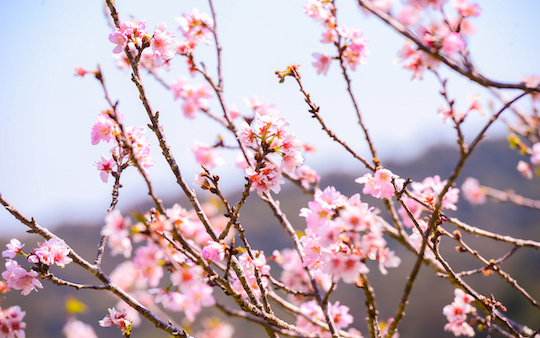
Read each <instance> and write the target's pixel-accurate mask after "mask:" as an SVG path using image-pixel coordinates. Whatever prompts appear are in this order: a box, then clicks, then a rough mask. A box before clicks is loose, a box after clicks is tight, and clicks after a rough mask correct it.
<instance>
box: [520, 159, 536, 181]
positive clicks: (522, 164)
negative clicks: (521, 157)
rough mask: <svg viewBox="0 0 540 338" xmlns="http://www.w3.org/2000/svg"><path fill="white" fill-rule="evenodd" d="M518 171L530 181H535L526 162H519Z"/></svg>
mask: <svg viewBox="0 0 540 338" xmlns="http://www.w3.org/2000/svg"><path fill="white" fill-rule="evenodd" d="M517 170H518V171H519V173H520V174H521V175H522V176H523V177H525V178H527V179H529V180H532V179H533V171H532V168H531V166H530V164H529V163H527V162H525V161H519V162H518V165H517Z"/></svg>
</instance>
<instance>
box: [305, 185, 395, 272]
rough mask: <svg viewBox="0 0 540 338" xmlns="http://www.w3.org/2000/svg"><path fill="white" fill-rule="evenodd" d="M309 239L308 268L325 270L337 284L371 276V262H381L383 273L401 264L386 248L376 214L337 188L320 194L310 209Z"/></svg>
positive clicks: (306, 256)
mask: <svg viewBox="0 0 540 338" xmlns="http://www.w3.org/2000/svg"><path fill="white" fill-rule="evenodd" d="M300 216H302V217H305V218H306V223H307V228H306V231H305V233H306V235H305V236H303V237H302V238H301V239H300V242H301V243H302V244H303V251H304V262H303V265H304V267H309V268H310V269H312V270H319V269H320V270H322V271H324V272H325V273H326V274H329V275H331V276H332V279H333V281H334V282H338V281H339V280H343V281H344V282H345V283H355V282H356V281H357V280H358V278H359V276H360V274H365V273H368V272H369V268H368V267H367V265H366V264H365V262H366V261H367V260H376V261H378V262H379V269H380V271H381V273H383V274H387V270H386V268H390V267H397V266H398V265H399V264H400V262H401V260H400V258H399V257H397V256H396V255H395V254H394V252H393V251H391V250H390V249H388V248H387V247H386V241H385V240H384V238H383V228H382V225H381V223H380V220H379V219H378V217H377V216H376V211H375V210H373V209H372V208H370V207H369V206H368V205H367V203H362V202H361V201H360V195H358V194H356V195H353V196H352V197H351V198H347V197H346V196H344V195H342V194H341V193H340V192H339V191H337V190H336V189H335V188H334V187H328V188H326V189H325V190H324V191H320V190H319V191H317V192H316V193H315V195H314V200H313V201H311V202H309V203H308V208H303V209H301V211H300Z"/></svg>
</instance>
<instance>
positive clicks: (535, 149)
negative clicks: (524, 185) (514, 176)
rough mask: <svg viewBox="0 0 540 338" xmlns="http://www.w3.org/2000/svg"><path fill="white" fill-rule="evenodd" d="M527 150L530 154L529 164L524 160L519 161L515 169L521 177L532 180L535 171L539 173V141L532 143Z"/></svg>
mask: <svg viewBox="0 0 540 338" xmlns="http://www.w3.org/2000/svg"><path fill="white" fill-rule="evenodd" d="M527 152H528V153H529V154H530V155H531V157H530V164H529V163H527V162H525V161H519V162H518V165H517V170H518V171H519V172H520V173H521V175H523V177H525V178H527V179H529V180H532V178H533V176H534V172H535V171H536V172H537V173H540V142H537V143H535V144H533V145H532V146H531V147H530V148H529V149H527ZM539 176H540V174H539Z"/></svg>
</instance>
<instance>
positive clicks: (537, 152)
mask: <svg viewBox="0 0 540 338" xmlns="http://www.w3.org/2000/svg"><path fill="white" fill-rule="evenodd" d="M531 163H532V164H533V165H535V166H536V165H540V142H537V143H535V144H533V146H532V147H531Z"/></svg>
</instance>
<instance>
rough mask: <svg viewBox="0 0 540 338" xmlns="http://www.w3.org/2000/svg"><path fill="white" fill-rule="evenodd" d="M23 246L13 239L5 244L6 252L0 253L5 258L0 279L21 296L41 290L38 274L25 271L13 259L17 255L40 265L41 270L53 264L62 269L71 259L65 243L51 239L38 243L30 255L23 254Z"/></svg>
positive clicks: (29, 270) (33, 271) (30, 270)
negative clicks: (4, 268)
mask: <svg viewBox="0 0 540 338" xmlns="http://www.w3.org/2000/svg"><path fill="white" fill-rule="evenodd" d="M23 247H24V244H23V243H21V242H20V241H19V240H18V239H16V238H13V239H11V241H10V242H9V244H7V250H4V251H3V252H2V257H6V258H7V260H6V264H5V266H6V271H4V272H3V273H2V277H3V278H4V280H6V282H7V287H8V288H12V289H15V290H22V291H21V294H22V295H25V296H26V295H28V294H29V293H30V292H31V291H32V290H34V291H36V292H37V288H40V289H41V288H43V285H42V284H41V282H40V281H39V279H38V277H39V273H38V272H37V271H36V270H34V269H32V268H30V269H25V268H23V267H22V266H21V265H19V263H17V261H16V260H14V259H13V258H15V257H16V256H17V255H22V256H24V257H25V258H26V260H27V261H28V262H30V263H33V264H36V265H41V266H42V268H44V269H48V268H49V267H50V266H52V265H53V264H56V265H58V266H60V267H62V268H63V267H64V266H65V265H66V264H69V263H71V261H72V259H71V258H70V257H69V256H68V255H69V253H70V249H69V247H68V246H67V245H66V243H65V242H64V241H63V240H61V239H58V238H56V237H53V238H51V239H49V240H48V241H46V242H44V243H38V248H35V249H33V250H32V252H31V253H30V254H26V253H24V252H23Z"/></svg>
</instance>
